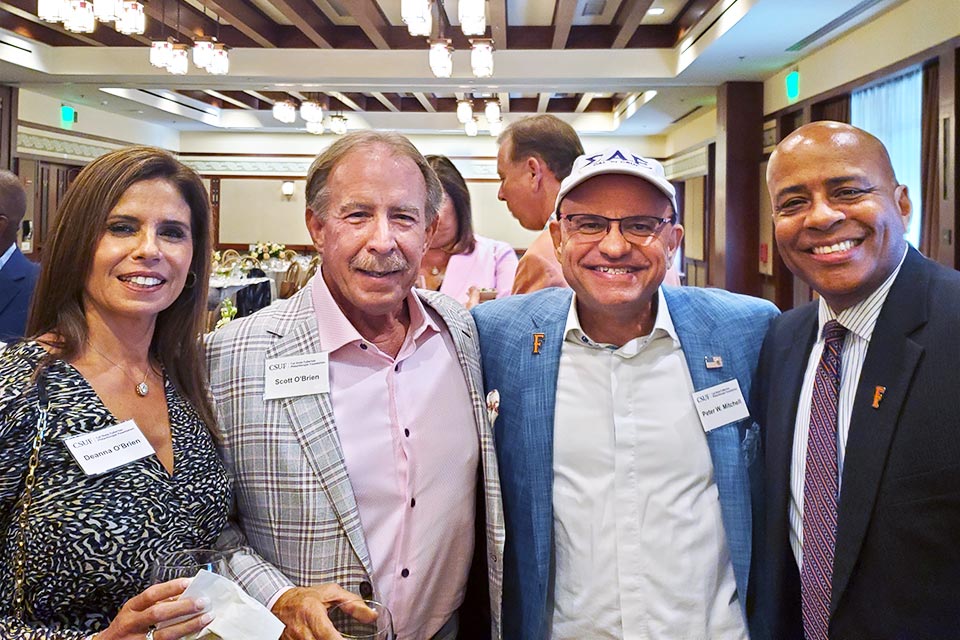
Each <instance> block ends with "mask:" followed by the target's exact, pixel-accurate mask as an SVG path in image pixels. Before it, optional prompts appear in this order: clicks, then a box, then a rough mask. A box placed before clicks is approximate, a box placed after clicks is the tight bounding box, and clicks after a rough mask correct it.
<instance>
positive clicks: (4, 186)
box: [0, 171, 40, 342]
mask: <svg viewBox="0 0 960 640" xmlns="http://www.w3.org/2000/svg"><path fill="white" fill-rule="evenodd" d="M26 209H27V194H26V193H25V192H24V190H23V185H21V184H20V179H19V178H17V176H16V174H14V173H11V172H9V171H0V342H9V341H11V340H16V339H19V338H21V337H23V330H24V329H25V328H26V326H27V310H28V309H29V308H30V296H31V295H33V288H34V287H35V286H36V284H37V276H39V275H40V266H39V265H36V264H34V263H32V262H30V261H29V260H27V258H26V256H24V255H23V254H22V253H20V249H19V248H18V247H17V231H18V230H19V229H20V221H21V220H23V214H24V213H25V212H26Z"/></svg>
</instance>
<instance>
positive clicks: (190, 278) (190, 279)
mask: <svg viewBox="0 0 960 640" xmlns="http://www.w3.org/2000/svg"><path fill="white" fill-rule="evenodd" d="M196 284H197V274H195V273H194V272H193V271H190V272H188V273H187V279H186V280H185V281H184V283H183V288H184V289H193V287H194V285H196Z"/></svg>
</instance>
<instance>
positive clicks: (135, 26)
mask: <svg viewBox="0 0 960 640" xmlns="http://www.w3.org/2000/svg"><path fill="white" fill-rule="evenodd" d="M37 16H38V17H39V18H40V19H41V20H43V21H44V22H62V23H63V28H64V29H66V30H67V31H72V32H74V33H93V30H94V29H95V28H96V26H97V22H104V23H106V22H113V23H114V28H115V29H116V30H117V31H118V32H120V33H122V34H125V35H140V34H142V33H143V32H144V31H146V26H147V21H146V16H145V14H144V12H143V5H142V4H140V3H139V2H137V1H136V0H37Z"/></svg>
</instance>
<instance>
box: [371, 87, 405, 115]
mask: <svg viewBox="0 0 960 640" xmlns="http://www.w3.org/2000/svg"><path fill="white" fill-rule="evenodd" d="M370 95H372V96H373V97H374V99H375V100H376V101H377V102H379V103H380V104H382V105H383V106H385V107H386V108H387V110H389V111H393V112H394V113H398V112H399V111H400V105H401V104H402V103H401V102H400V98H398V97H396V94H393V96H394V97H393V98H390V97H388V96H387V95H385V94H383V93H380V92H379V91H373V92H371V93H370Z"/></svg>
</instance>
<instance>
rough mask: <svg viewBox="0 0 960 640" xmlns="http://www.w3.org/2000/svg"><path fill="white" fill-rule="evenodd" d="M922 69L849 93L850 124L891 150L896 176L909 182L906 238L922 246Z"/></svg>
mask: <svg viewBox="0 0 960 640" xmlns="http://www.w3.org/2000/svg"><path fill="white" fill-rule="evenodd" d="M922 101H923V72H922V71H921V69H919V68H917V69H915V70H913V71H909V72H907V73H904V74H902V75H899V76H896V77H894V78H891V79H889V80H886V81H884V82H881V83H880V84H876V85H873V86H871V87H868V88H866V89H861V90H859V91H854V92H853V93H851V94H850V124H852V125H853V126H855V127H860V128H861V129H863V130H865V131H869V132H870V133H872V134H873V135H875V136H876V137H877V138H879V139H880V141H881V142H883V144H884V146H885V147H886V148H887V152H888V153H889V154H890V161H891V162H892V163H893V170H894V172H896V174H897V180H898V181H899V182H900V183H901V184H905V185H907V189H908V193H909V195H910V203H911V204H912V205H913V216H912V217H911V219H910V225H909V228H908V229H907V233H906V238H907V242H909V243H910V244H912V245H913V246H914V247H919V246H920V220H921V218H922V215H923V212H922V211H921V209H922V207H923V194H922V193H921V187H922V184H923V180H922V179H921V176H920V164H921V158H920V153H921V150H920V147H921V143H920V138H921V136H920V131H921V117H922V112H921V109H922Z"/></svg>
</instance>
